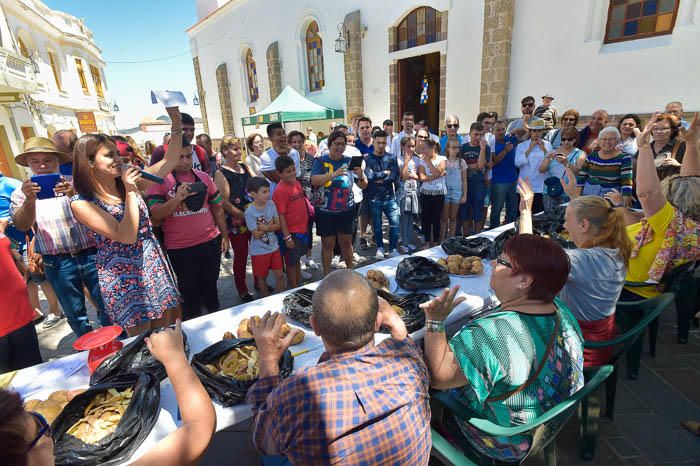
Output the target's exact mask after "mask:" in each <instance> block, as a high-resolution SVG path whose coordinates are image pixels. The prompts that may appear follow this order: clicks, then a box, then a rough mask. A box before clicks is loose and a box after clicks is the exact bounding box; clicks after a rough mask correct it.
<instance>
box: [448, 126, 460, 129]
mask: <svg viewBox="0 0 700 466" xmlns="http://www.w3.org/2000/svg"><path fill="white" fill-rule="evenodd" d="M447 127H448V128H450V129H457V128H459V125H447Z"/></svg>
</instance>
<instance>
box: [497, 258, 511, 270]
mask: <svg viewBox="0 0 700 466" xmlns="http://www.w3.org/2000/svg"><path fill="white" fill-rule="evenodd" d="M496 263H497V264H501V265H502V266H504V267H508V268H509V269H512V268H513V264H511V263H510V262H508V261H507V260H505V259H502V258H500V257H498V258H496Z"/></svg>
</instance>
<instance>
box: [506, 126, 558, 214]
mask: <svg viewBox="0 0 700 466" xmlns="http://www.w3.org/2000/svg"><path fill="white" fill-rule="evenodd" d="M527 129H528V134H529V136H530V137H529V139H527V140H525V141H523V142H521V143H520V144H518V147H517V148H516V149H515V166H516V167H518V168H519V169H520V175H519V178H520V179H521V180H523V181H525V180H529V182H530V185H531V186H532V190H533V192H534V193H535V199H534V201H533V204H532V205H533V209H534V213H536V214H537V213H540V212H542V210H544V199H543V193H544V179H545V175H544V173H541V172H540V166H541V165H542V162H543V161H544V159H545V157H546V156H547V154H549V153H550V152H552V145H551V144H550V143H549V141H545V140H544V139H542V134H543V133H544V120H542V119H541V118H531V119H530V121H528V122H527Z"/></svg>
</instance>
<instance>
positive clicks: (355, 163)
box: [348, 155, 365, 170]
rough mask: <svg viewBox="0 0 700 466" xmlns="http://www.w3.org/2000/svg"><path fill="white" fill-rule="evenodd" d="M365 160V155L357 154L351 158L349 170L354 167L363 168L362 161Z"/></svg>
mask: <svg viewBox="0 0 700 466" xmlns="http://www.w3.org/2000/svg"><path fill="white" fill-rule="evenodd" d="M364 160H365V158H364V157H362V156H361V155H360V156H355V157H352V158H351V159H350V165H348V170H352V169H354V168H361V167H362V162H363V161H364Z"/></svg>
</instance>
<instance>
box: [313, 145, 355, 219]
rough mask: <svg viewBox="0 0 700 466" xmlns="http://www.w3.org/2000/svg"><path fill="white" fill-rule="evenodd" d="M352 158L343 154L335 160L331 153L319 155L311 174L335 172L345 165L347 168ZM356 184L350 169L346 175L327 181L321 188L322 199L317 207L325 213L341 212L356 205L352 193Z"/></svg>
mask: <svg viewBox="0 0 700 466" xmlns="http://www.w3.org/2000/svg"><path fill="white" fill-rule="evenodd" d="M351 158H352V157H348V156H343V158H342V159H340V160H333V159H331V156H330V155H329V154H324V155H322V156H321V157H317V158H316V159H314V165H313V167H311V176H315V175H326V174H328V173H333V172H335V171H336V170H339V169H340V168H342V167H343V166H344V167H345V168H347V167H348V165H350V159H351ZM354 184H355V183H354V177H353V175H352V172H351V171H350V170H348V173H347V174H346V175H345V176H338V177H336V178H333V179H332V180H329V181H328V182H326V184H324V185H323V186H321V187H320V188H319V194H320V196H321V198H322V201H321V204H320V205H319V206H318V207H317V209H318V210H320V211H321V212H323V213H325V214H340V213H344V212H347V211H348V210H350V209H352V208H353V207H355V198H354V196H353V194H352V187H353V185H354Z"/></svg>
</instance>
